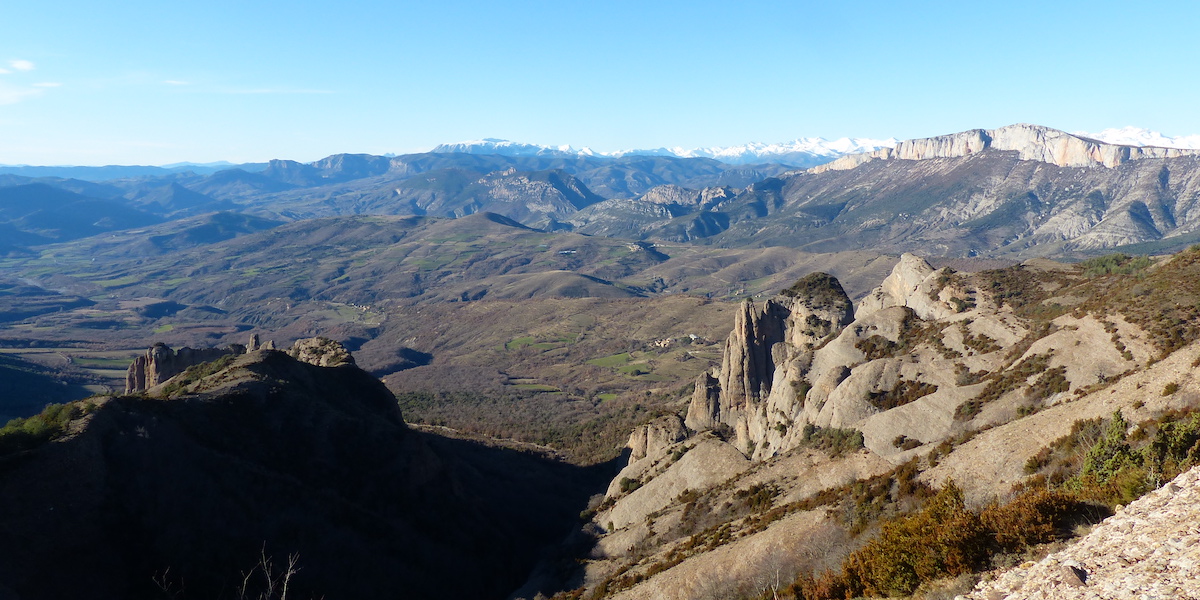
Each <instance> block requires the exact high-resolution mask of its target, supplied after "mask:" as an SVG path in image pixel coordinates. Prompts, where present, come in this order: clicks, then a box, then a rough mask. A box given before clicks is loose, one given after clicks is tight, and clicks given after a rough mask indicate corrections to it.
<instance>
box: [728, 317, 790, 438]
mask: <svg viewBox="0 0 1200 600" xmlns="http://www.w3.org/2000/svg"><path fill="white" fill-rule="evenodd" d="M783 318H784V315H783V314H782V306H780V305H779V304H778V303H776V302H774V301H767V303H766V304H765V305H764V306H763V308H762V309H761V310H760V309H758V308H757V307H756V306H755V305H754V302H752V301H751V300H749V299H747V300H746V301H744V302H742V304H741V306H740V307H739V308H738V312H737V314H736V315H735V316H734V319H733V331H731V332H730V333H729V338H728V339H727V340H725V354H724V356H723V357H722V359H721V374H720V376H719V378H718V379H719V384H720V387H721V392H720V403H719V407H720V408H719V410H720V420H721V421H723V422H725V423H729V424H731V425H732V424H733V423H734V422H736V421H737V417H738V416H739V415H740V414H741V413H742V411H744V410H745V409H746V407H747V406H748V405H749V404H750V403H752V402H757V401H759V400H760V399H762V398H765V397H766V394H767V393H769V392H770V386H771V376H772V375H773V374H774V371H775V365H774V363H773V362H772V360H771V347H772V346H774V345H775V344H776V343H779V342H782V341H783V333H784V332H783Z"/></svg>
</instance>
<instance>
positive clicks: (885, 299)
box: [855, 253, 966, 319]
mask: <svg viewBox="0 0 1200 600" xmlns="http://www.w3.org/2000/svg"><path fill="white" fill-rule="evenodd" d="M949 274H950V272H949V270H948V269H939V270H936V271H935V270H934V268H933V267H931V266H930V265H929V263H928V262H925V259H923V258H920V257H918V256H914V255H912V254H907V253H905V254H903V255H901V256H900V262H899V263H897V264H896V266H895V267H894V268H893V269H892V272H891V274H889V275H888V276H887V277H886V278H885V279H884V280H883V283H881V284H880V285H879V287H877V288H875V289H874V290H872V292H871V293H870V294H867V296H866V297H865V298H863V299H862V300H861V301H859V303H858V309H857V310H856V311H855V314H856V315H857V316H858V317H865V316H867V315H869V314H871V313H873V312H875V311H878V310H882V309H885V308H888V307H892V306H907V307H908V308H911V309H913V312H915V313H916V314H917V316H919V317H921V318H922V319H944V318H947V317H949V316H951V315H953V314H954V313H955V312H956V310H955V309H954V308H952V307H951V306H950V305H949V304H947V303H946V302H945V301H942V299H941V298H940V293H941V292H942V288H944V287H945V283H946V281H942V282H941V283H940V284H939V279H945V280H948V279H949ZM961 295H963V296H965V295H966V294H965V293H964V294H961Z"/></svg>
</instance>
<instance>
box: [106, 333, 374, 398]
mask: <svg viewBox="0 0 1200 600" xmlns="http://www.w3.org/2000/svg"><path fill="white" fill-rule="evenodd" d="M274 349H275V342H274V341H271V340H267V341H265V342H263V341H260V340H259V337H258V334H257V333H255V334H251V335H250V340H249V343H247V344H246V345H245V346H243V345H241V344H230V345H229V346H227V347H225V348H188V347H187V346H184V347H183V348H180V349H179V350H172V349H171V348H170V347H169V346H167V345H166V344H163V343H161V342H160V343H157V344H154V346H152V347H151V348H150V349H149V350H147V351H146V353H145V354H143V355H142V356H139V357H137V358H135V359H134V360H133V362H132V363H130V365H129V370H128V371H127V372H126V374H125V393H126V394H135V393H137V392H141V391H145V390H148V389H150V388H152V387H154V386H156V385H160V384H162V383H166V382H167V380H169V379H170V378H172V377H174V376H176V375H178V374H180V373H182V372H184V371H186V370H187V369H188V367H194V366H196V365H198V364H201V363H206V362H211V361H214V360H217V359H218V358H221V357H222V356H226V355H230V354H233V355H239V354H246V353H247V352H255V351H257V350H274ZM287 353H288V354H289V355H291V356H292V358H295V359H297V360H299V361H301V362H306V363H308V364H310V365H316V366H318V367H336V366H339V365H353V364H355V363H354V357H353V356H351V355H350V351H349V350H346V348H345V346H342V345H341V344H339V343H337V342H335V341H333V340H331V339H329V338H324V337H315V338H308V339H303V340H298V341H296V343H295V344H294V345H293V346H292V347H291V348H289V349H288V351H287Z"/></svg>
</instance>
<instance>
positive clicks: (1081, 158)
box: [808, 123, 1200, 173]
mask: <svg viewBox="0 0 1200 600" xmlns="http://www.w3.org/2000/svg"><path fill="white" fill-rule="evenodd" d="M989 148H991V149H995V150H1005V151H1013V152H1017V153H1018V155H1019V156H1020V158H1021V160H1036V161H1040V162H1044V163H1049V164H1052V165H1057V166H1059V167H1095V166H1104V167H1108V168H1113V167H1116V166H1117V165H1120V164H1122V163H1126V162H1129V161H1131V160H1138V159H1143V158H1175V157H1179V156H1200V150H1185V149H1180V148H1155V147H1149V146H1147V147H1139V146H1119V145H1115V144H1107V143H1104V142H1100V141H1097V140H1093V139H1089V138H1085V137H1079V136H1076V135H1071V134H1069V133H1067V132H1065V131H1059V130H1057V129H1051V128H1049V127H1042V126H1039V125H1030V124H1027V123H1018V124H1016V125H1009V126H1007V127H1001V128H999V129H971V130H969V131H963V132H959V133H954V134H950V135H939V136H936V137H931V138H922V139H916V140H905V141H903V142H900V143H898V144H896V146H895V147H893V148H882V149H879V150H876V151H874V152H869V153H865V154H852V155H849V156H843V157H841V158H839V159H837V160H835V161H833V162H831V163H828V164H824V165H820V166H817V167H813V168H812V169H809V170H808V172H809V173H824V172H826V171H838V170H845V169H853V168H855V167H857V166H859V165H861V164H863V163H866V162H870V161H872V160H891V159H900V160H928V159H931V158H958V157H962V156H967V155H970V154H975V153H979V152H982V151H984V150H987V149H989Z"/></svg>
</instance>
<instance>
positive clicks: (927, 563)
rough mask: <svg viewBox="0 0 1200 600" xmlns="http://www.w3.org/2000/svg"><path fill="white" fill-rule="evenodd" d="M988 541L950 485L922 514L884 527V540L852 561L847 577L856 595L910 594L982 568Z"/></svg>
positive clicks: (959, 492)
mask: <svg viewBox="0 0 1200 600" xmlns="http://www.w3.org/2000/svg"><path fill="white" fill-rule="evenodd" d="M988 537H989V536H988V532H987V531H986V530H985V529H984V527H983V525H982V522H981V520H980V518H979V516H978V515H976V514H975V513H973V512H971V511H969V510H967V508H966V505H965V504H964V503H963V495H962V490H960V489H959V488H958V487H957V486H955V485H954V484H953V482H951V483H948V484H947V485H946V487H945V488H943V489H942V490H941V491H940V492H938V494H937V495H936V496H934V497H933V498H931V499H930V500H929V502H928V503H927V504H926V505H925V507H924V508H923V509H922V510H921V511H919V512H917V513H916V514H914V515H911V516H907V517H900V518H898V519H896V520H893V521H890V522H887V523H884V524H883V529H882V531H881V533H880V535H879V537H877V538H875V539H873V540H871V541H870V542H867V545H866V546H864V547H862V548H860V549H859V550H857V551H855V552H853V553H851V554H850V556H849V557H847V559H846V562H845V564H844V565H843V578H844V579H845V581H846V583H847V585H848V587H850V588H851V591H852V592H853V593H855V594H856V595H871V596H905V595H910V594H912V593H913V592H914V591H916V589H917V587H918V586H919V585H921V584H922V583H925V582H928V581H932V580H934V579H937V578H939V577H945V576H955V575H959V574H962V573H970V572H972V571H974V570H975V569H978V568H980V567H982V566H983V564H984V563H985V560H986V558H987V550H986V549H987V546H988V544H987V542H988ZM855 588H860V589H855Z"/></svg>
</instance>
